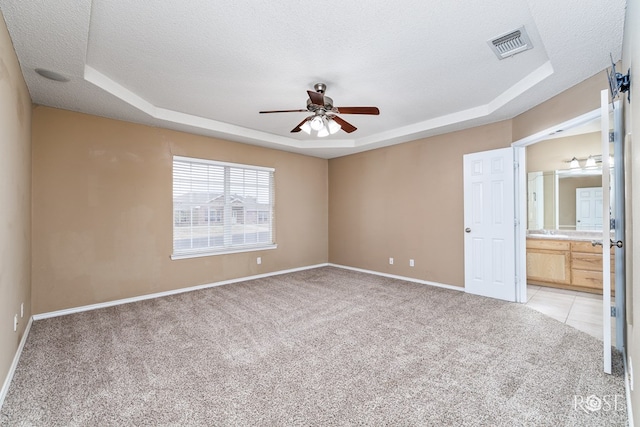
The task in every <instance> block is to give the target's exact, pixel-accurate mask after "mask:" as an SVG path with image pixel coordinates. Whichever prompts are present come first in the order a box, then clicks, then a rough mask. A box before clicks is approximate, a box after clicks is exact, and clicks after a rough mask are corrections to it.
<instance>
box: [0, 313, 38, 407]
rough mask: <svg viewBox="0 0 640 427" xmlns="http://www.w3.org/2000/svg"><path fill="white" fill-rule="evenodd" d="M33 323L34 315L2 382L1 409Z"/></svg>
mask: <svg viewBox="0 0 640 427" xmlns="http://www.w3.org/2000/svg"><path fill="white" fill-rule="evenodd" d="M32 323H33V316H31V317H30V318H29V322H28V323H27V327H26V328H24V333H23V334H22V339H21V340H20V345H19V346H18V350H16V354H15V355H14V356H13V362H11V366H10V367H9V372H7V377H6V378H5V379H4V383H3V384H2V388H1V389H0V409H2V405H3V404H4V398H5V397H7V393H8V392H9V386H10V385H11V381H12V380H13V374H14V373H15V371H16V368H17V367H18V362H19V361H20V356H21V355H22V349H23V348H24V345H25V343H26V342H27V337H28V336H29V331H30V330H31V324H32Z"/></svg>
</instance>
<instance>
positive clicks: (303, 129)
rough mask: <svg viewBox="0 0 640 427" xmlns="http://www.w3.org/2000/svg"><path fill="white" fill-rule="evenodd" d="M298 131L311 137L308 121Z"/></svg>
mask: <svg viewBox="0 0 640 427" xmlns="http://www.w3.org/2000/svg"><path fill="white" fill-rule="evenodd" d="M300 129H301V130H302V131H303V132H304V133H306V134H307V135H311V125H310V124H309V120H307V121H306V122H304V123H303V124H302V125H301V126H300Z"/></svg>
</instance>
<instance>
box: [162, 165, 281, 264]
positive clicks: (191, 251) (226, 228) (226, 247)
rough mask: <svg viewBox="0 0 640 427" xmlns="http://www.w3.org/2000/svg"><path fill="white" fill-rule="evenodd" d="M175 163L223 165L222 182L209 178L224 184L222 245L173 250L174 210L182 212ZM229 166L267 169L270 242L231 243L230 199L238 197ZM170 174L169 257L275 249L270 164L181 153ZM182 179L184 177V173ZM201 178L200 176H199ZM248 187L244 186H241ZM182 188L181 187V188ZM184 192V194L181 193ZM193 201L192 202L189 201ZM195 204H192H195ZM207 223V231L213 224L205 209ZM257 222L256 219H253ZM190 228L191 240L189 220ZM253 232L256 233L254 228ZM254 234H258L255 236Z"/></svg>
mask: <svg viewBox="0 0 640 427" xmlns="http://www.w3.org/2000/svg"><path fill="white" fill-rule="evenodd" d="M176 162H180V163H189V164H192V165H204V166H218V167H222V168H224V179H223V181H224V182H222V181H220V180H217V181H213V180H212V181H209V182H210V183H214V182H215V183H217V184H218V186H220V184H222V186H223V187H224V190H223V194H221V195H222V196H224V200H225V203H224V212H225V213H224V215H223V221H222V226H223V245H222V246H220V245H218V246H206V247H200V248H198V247H196V248H182V249H176V229H177V228H178V226H177V225H176V220H177V218H176V212H178V211H180V212H184V209H183V210H180V209H177V207H176V200H177V197H180V195H176V178H177V177H176V172H175V164H176ZM232 169H241V170H242V171H259V172H269V202H268V204H269V216H270V218H271V222H270V224H269V230H268V232H269V242H257V243H248V244H247V243H242V244H234V243H233V224H232V211H233V209H232V205H231V202H232V200H233V199H234V197H233V196H237V195H235V194H231V184H230V183H231V176H230V175H231V170H232ZM171 175H172V204H171V205H172V210H173V214H172V218H173V225H172V231H173V233H172V245H173V248H172V254H171V259H172V260H176V259H185V258H196V257H204V256H213V255H224V254H232V253H239V252H253V251H262V250H269V249H276V248H277V244H276V243H275V197H274V193H275V190H274V188H275V169H274V168H269V167H263V166H253V165H244V164H239V163H229V162H220V161H215V160H208V159H200V158H194V157H183V156H173V161H172V170H171ZM183 178H185V177H184V176H183ZM188 178H189V179H193V178H194V177H193V176H190V177H188ZM200 178H201V177H200ZM244 188H247V187H244ZM183 191H184V190H183ZM184 194H186V193H184ZM184 203H185V202H183V205H182V206H181V207H182V208H184V207H185V206H184ZM190 203H193V202H190ZM194 204H195V203H194ZM197 208H200V206H197ZM207 209H210V208H207ZM191 211H192V212H193V207H192V208H191ZM206 215H207V225H205V226H204V227H209V233H210V230H211V229H212V227H213V225H214V224H213V223H211V221H210V212H209V211H208V212H207V214H206ZM244 220H245V218H244V216H243V221H244ZM189 221H190V222H192V221H193V217H192V218H191V219H190V220H189ZM256 222H257V221H256ZM216 225H217V226H219V225H220V224H219V223H216ZM190 227H191V228H192V231H191V237H190V238H191V239H193V227H194V224H193V223H191V224H190ZM256 233H258V232H257V231H256ZM256 237H257V236H256ZM209 244H211V242H210V241H209Z"/></svg>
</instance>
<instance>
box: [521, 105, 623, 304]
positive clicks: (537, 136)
mask: <svg viewBox="0 0 640 427" xmlns="http://www.w3.org/2000/svg"><path fill="white" fill-rule="evenodd" d="M616 102H619V101H616ZM616 107H617V108H622V107H621V106H620V107H618V105H616ZM598 118H600V108H596V109H595V110H592V111H589V112H587V113H585V114H582V115H580V116H578V117H575V118H573V119H571V120H567V121H565V122H562V123H558V124H557V125H554V126H552V127H550V128H547V129H544V130H541V131H540V132H537V133H534V134H533V135H529V136H527V137H525V138H522V139H519V140H517V141H515V142H513V143H512V144H511V146H512V147H513V148H514V157H515V159H516V161H517V164H518V167H517V169H516V176H515V185H514V188H515V192H516V195H515V202H516V209H515V214H516V242H515V244H516V302H520V303H526V302H527V197H526V196H527V167H526V164H527V158H526V151H527V150H526V147H528V146H529V145H533V144H536V143H538V142H541V141H544V140H546V139H548V138H549V136H551V135H553V134H555V133H556V132H558V131H563V130H567V129H570V128H574V127H577V126H582V125H584V124H587V123H589V122H591V121H593V120H595V119H598Z"/></svg>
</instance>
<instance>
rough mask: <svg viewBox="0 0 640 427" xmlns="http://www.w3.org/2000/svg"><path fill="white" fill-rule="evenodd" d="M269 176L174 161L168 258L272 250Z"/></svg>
mask: <svg viewBox="0 0 640 427" xmlns="http://www.w3.org/2000/svg"><path fill="white" fill-rule="evenodd" d="M273 174H274V169H272V168H265V167H258V166H247V165H239V164H235V163H223V162H216V161H212V160H202V159H193V158H189V157H179V156H174V158H173V255H172V258H173V259H179V258H189V257H194V256H206V255H216V254H221V253H231V252H244V251H251V250H261V249H272V248H275V247H276V246H275V242H274V232H273V230H274V221H273V207H274V203H273V199H274V198H273Z"/></svg>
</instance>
